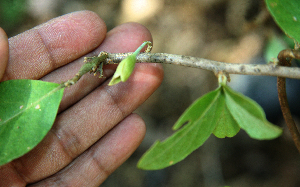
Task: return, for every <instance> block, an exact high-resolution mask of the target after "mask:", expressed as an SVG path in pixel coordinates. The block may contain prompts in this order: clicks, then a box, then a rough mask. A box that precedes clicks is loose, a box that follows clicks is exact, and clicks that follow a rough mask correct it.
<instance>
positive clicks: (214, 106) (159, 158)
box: [138, 88, 225, 170]
mask: <svg viewBox="0 0 300 187" xmlns="http://www.w3.org/2000/svg"><path fill="white" fill-rule="evenodd" d="M224 104H225V98H224V97H223V96H222V94H221V92H220V88H218V89H216V90H215V91H212V92H210V93H208V94H206V95H204V96H203V97H201V98H200V99H198V100H196V101H195V102H194V103H193V104H192V105H191V106H190V107H189V108H188V109H187V110H186V111H185V112H184V113H183V114H182V116H181V117H180V118H179V119H178V121H177V122H176V124H175V125H174V127H173V129H174V130H177V129H179V128H180V127H182V125H185V126H183V127H182V128H181V129H180V130H178V131H177V132H176V133H174V134H173V135H172V136H171V137H169V138H167V139H166V140H165V141H163V142H159V141H157V142H156V143H155V144H154V145H153V146H152V147H151V148H150V149H149V150H148V151H147V152H146V153H145V154H144V155H143V157H142V158H141V159H140V161H139V162H138V167H139V168H141V169H146V170H156V169H162V168H165V167H168V166H171V165H173V164H175V163H177V162H179V161H181V160H183V159H184V158H185V157H187V156H188V155H189V154H190V153H191V152H193V151H194V150H195V149H197V148H198V147H199V146H201V145H202V144H203V143H204V142H205V141H206V140H207V139H208V137H209V136H210V134H211V133H212V132H213V130H214V129H215V127H216V124H217V121H218V120H219V117H220V114H221V111H222V108H223V106H224Z"/></svg>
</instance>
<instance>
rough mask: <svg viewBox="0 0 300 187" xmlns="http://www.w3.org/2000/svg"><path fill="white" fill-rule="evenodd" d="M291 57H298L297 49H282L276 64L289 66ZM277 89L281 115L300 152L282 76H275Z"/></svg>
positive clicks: (296, 130) (298, 135) (299, 136)
mask: <svg viewBox="0 0 300 187" xmlns="http://www.w3.org/2000/svg"><path fill="white" fill-rule="evenodd" d="M293 58H297V59H299V58H300V53H299V51H296V50H291V49H286V50H283V51H281V52H280V53H279V54H278V60H279V64H278V65H282V66H290V65H291V60H292V59H293ZM277 90H278V98H279V103H280V107H281V111H282V114H283V117H284V119H285V122H286V125H287V126H288V128H289V131H290V133H291V135H292V138H293V140H294V143H295V145H296V147H297V149H298V151H299V152H300V134H299V131H298V129H297V126H296V124H295V121H294V119H293V117H292V114H291V111H290V107H289V103H288V100H287V95H286V84H285V78H284V77H278V78H277Z"/></svg>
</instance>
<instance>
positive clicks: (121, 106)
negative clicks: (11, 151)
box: [13, 44, 163, 182]
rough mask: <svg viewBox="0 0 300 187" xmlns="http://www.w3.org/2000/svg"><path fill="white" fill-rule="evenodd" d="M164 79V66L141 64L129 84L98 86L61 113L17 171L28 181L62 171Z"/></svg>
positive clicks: (18, 164)
mask: <svg viewBox="0 0 300 187" xmlns="http://www.w3.org/2000/svg"><path fill="white" fill-rule="evenodd" d="M116 45H117V44H116ZM162 76H163V73H162V69H161V67H160V66H157V65H153V64H139V66H137V67H136V68H135V71H134V73H133V76H132V77H131V78H130V79H128V81H127V82H125V83H121V84H118V85H116V86H107V83H106V84H103V85H102V86H101V87H98V88H97V89H95V90H94V91H93V92H91V93H90V94H89V95H88V96H86V97H84V98H83V99H81V100H80V101H79V102H78V103H76V104H74V105H73V106H72V107H70V108H69V109H68V110H66V111H64V112H63V113H61V114H60V115H59V116H58V117H57V119H56V122H55V124H54V126H53V128H52V130H51V131H50V132H49V133H48V134H47V136H46V138H45V139H44V140H43V141H42V142H41V143H40V144H39V145H38V146H37V147H36V148H34V149H33V150H32V151H31V152H29V153H28V154H26V155H24V156H23V157H21V158H20V159H17V160H15V161H13V165H14V168H16V170H17V171H18V173H19V175H20V176H23V178H24V180H26V182H34V181H37V180H40V179H42V178H44V177H47V176H50V175H52V174H54V173H55V172H57V171H59V170H60V169H62V168H63V167H65V166H66V165H68V164H69V163H70V162H71V161H72V160H73V159H74V158H75V157H77V156H78V155H80V154H81V153H82V152H84V151H85V150H86V149H87V148H88V147H90V146H91V145H92V144H94V143H95V142H96V141H97V140H98V139H99V138H100V137H102V136H103V135H104V134H106V133H107V132H108V131H109V130H110V129H111V128H112V127H114V125H115V124H117V123H119V122H120V121H121V120H122V119H123V118H124V117H126V116H127V115H129V114H130V113H131V112H132V111H134V110H135V109H136V108H137V107H138V106H139V105H140V104H141V103H143V102H144V101H145V100H146V99H147V98H148V97H149V96H150V95H151V94H152V93H153V92H154V91H155V90H156V89H157V87H158V86H159V85H160V83H161V80H162Z"/></svg>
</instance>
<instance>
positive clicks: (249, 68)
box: [105, 53, 300, 79]
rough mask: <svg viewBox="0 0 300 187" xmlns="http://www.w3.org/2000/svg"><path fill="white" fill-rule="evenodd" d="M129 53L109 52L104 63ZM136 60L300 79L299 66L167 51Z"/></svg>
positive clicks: (233, 72) (214, 70) (118, 59)
mask: <svg viewBox="0 0 300 187" xmlns="http://www.w3.org/2000/svg"><path fill="white" fill-rule="evenodd" d="M131 54H132V53H109V54H108V57H107V59H106V63H105V64H116V63H119V62H121V61H122V60H123V59H124V58H126V57H127V56H129V55H131ZM136 60H137V62H150V63H163V64H175V65H181V66H187V67H193V68H199V69H204V70H209V71H213V72H214V73H218V72H220V71H223V72H226V73H228V74H241V75H260V76H262V75H264V76H276V77H286V78H292V79H300V68H297V67H283V66H277V65H274V64H233V63H225V62H218V61H213V60H208V59H203V58H197V57H191V56H183V55H174V54H167V53H141V54H139V55H137V59H136Z"/></svg>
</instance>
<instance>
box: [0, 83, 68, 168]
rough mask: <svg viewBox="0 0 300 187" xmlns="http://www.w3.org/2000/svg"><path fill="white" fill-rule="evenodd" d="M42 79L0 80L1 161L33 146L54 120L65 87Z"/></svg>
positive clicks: (0, 163)
mask: <svg viewBox="0 0 300 187" xmlns="http://www.w3.org/2000/svg"><path fill="white" fill-rule="evenodd" d="M59 86H60V85H59V84H56V83H50V82H43V81H38V80H24V79H23V80H9V81H5V82H1V83H0V165H3V164H5V163H8V162H10V161H11V160H13V159H15V158H18V157H20V156H22V155H24V154H25V153H27V152H29V151H30V150H31V149H33V148H34V147H35V146H36V145H37V144H38V143H39V142H40V141H41V140H42V139H43V138H44V137H45V135H46V134H47V132H48V131H49V130H50V128H51V126H52V124H53V123H54V120H55V117H56V114H57V110H58V106H59V104H60V101H61V99H62V95H63V90H64V89H62V88H60V87H59Z"/></svg>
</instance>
